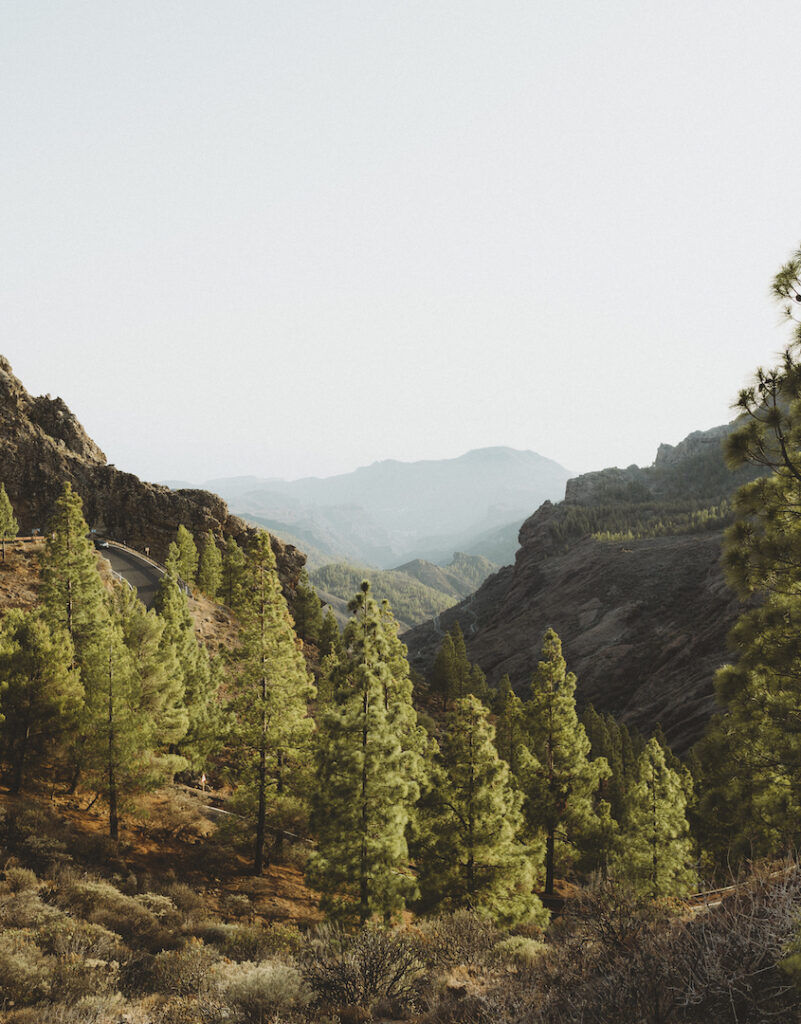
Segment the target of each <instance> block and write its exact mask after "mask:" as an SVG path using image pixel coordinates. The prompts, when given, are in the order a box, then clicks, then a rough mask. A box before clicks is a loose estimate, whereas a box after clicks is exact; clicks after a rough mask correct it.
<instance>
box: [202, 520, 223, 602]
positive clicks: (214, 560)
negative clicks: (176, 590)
mask: <svg viewBox="0 0 801 1024" xmlns="http://www.w3.org/2000/svg"><path fill="white" fill-rule="evenodd" d="M197 585H198V587H200V589H201V590H202V591H203V593H204V594H205V595H206V597H208V598H210V599H211V600H212V601H216V600H217V593H218V591H219V589H220V586H221V585H222V555H221V554H220V549H219V548H218V547H217V542H216V541H215V539H214V536H213V535H212V534H211V533H207V534H206V535H205V536H204V538H203V543H202V544H201V547H200V555H199V556H198V565H197Z"/></svg>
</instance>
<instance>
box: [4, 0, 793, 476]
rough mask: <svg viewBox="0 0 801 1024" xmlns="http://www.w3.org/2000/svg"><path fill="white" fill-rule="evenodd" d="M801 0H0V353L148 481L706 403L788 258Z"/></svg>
mask: <svg viewBox="0 0 801 1024" xmlns="http://www.w3.org/2000/svg"><path fill="white" fill-rule="evenodd" d="M800 39H801V4H799V3H798V0H787V2H784V0H776V2H771V0H766V2H764V3H761V4H755V3H753V2H751V0H747V2H746V0H720V2H715V0H700V2H699V0H690V2H685V0H674V2H672V3H669V4H667V3H664V2H659V3H657V2H650V0H617V2H615V0H584V2H575V0H573V2H571V0H526V2H511V0H487V2H483V3H478V2H473V0H455V2H439V0H419V2H418V0H394V2H388V0H351V2H344V0H343V2H339V0H319V2H316V3H310V2H304V0H284V2H270V0H250V2H238V0H214V2H211V0H175V2H171V0H134V2H122V0H95V2H92V0H80V2H79V0H74V2H71V0H57V2H43V0H0V104H2V117H1V118H0V133H1V134H0V140H2V141H1V142H0V252H1V253H2V256H1V257H0V259H2V263H1V264H0V322H1V324H2V339H1V341H0V352H2V353H3V354H4V355H6V356H7V357H8V358H9V359H10V361H11V364H12V366H13V368H14V371H15V373H16V374H17V375H18V376H19V377H20V378H21V379H22V380H23V382H24V383H25V385H26V386H27V387H28V389H29V390H30V391H32V392H33V393H36V394H40V393H47V392H49V393H52V394H54V395H55V394H59V395H61V396H62V397H63V398H64V399H65V400H66V401H67V403H68V404H69V405H70V407H71V408H72V409H73V411H74V412H75V413H76V414H77V415H78V416H79V418H80V419H81V421H82V422H83V423H84V425H85V426H86V428H87V429H88V430H89V432H90V434H91V435H92V436H93V437H94V439H95V440H96V441H97V442H98V443H99V444H100V446H101V447H102V448H103V449H104V450H105V452H106V454H107V455H108V457H109V460H110V461H112V462H115V463H116V464H117V465H118V466H119V467H120V468H124V469H129V470H131V471H133V472H136V473H138V474H139V475H141V476H144V477H145V478H148V479H163V478H176V477H177V478H183V479H189V480H195V481H197V480H202V479H206V478H209V477H214V476H222V475H235V474H240V473H255V474H258V475H262V476H269V475H277V476H287V477H297V476H302V475H307V474H319V475H328V474H330V473H334V472H341V471H347V470H350V469H353V468H355V467H356V466H358V465H364V464H367V463H370V462H373V461H375V460H377V459H383V458H398V459H402V460H414V459H420V458H442V457H449V456H456V455H459V454H461V453H463V452H465V451H467V450H468V449H470V448H477V447H483V446H485V445H510V446H512V447H515V448H531V449H534V450H535V451H538V452H540V453H541V454H543V455H547V456H549V457H551V458H554V459H556V460H557V461H559V462H561V463H562V464H564V465H566V466H567V467H569V468H571V469H574V470H581V471H583V470H588V469H598V468H601V467H603V466H607V465H615V464H617V465H628V464H630V463H632V462H638V463H640V464H646V465H647V464H649V463H650V462H651V461H652V459H653V457H654V454H655V451H656V447H657V445H658V444H659V443H660V442H662V441H666V442H669V443H675V442H677V441H679V440H680V439H681V438H682V437H683V436H684V435H686V434H687V433H688V432H689V431H691V430H695V429H702V428H707V427H710V426H713V425H715V424H717V423H720V422H724V421H725V420H727V419H729V418H730V410H729V406H730V403H731V402H732V401H733V399H734V398H735V396H736V393H737V390H738V388H740V387H741V386H742V385H743V384H744V383H746V381H747V380H748V378H749V377H750V375H751V373H752V372H753V370H754V368H755V367H756V366H757V364H759V363H760V362H766V361H770V359H771V357H772V354H773V353H774V352H776V351H777V350H778V349H779V348H780V347H781V345H782V344H783V342H784V339H785V337H786V336H787V335H786V331H785V329H784V328H782V327H780V326H778V325H779V323H780V321H779V315H778V311H777V309H776V307H775V306H774V304H773V302H772V300H771V299H770V296H769V284H770V280H771V277H772V275H773V273H774V271H775V270H776V269H777V268H778V266H779V265H780V263H781V262H783V261H784V260H785V259H786V258H787V257H788V256H789V255H790V253H791V252H792V251H793V250H794V249H795V248H796V247H797V246H798V245H799V243H801V194H800V193H799V175H800V174H801V120H800V119H799V97H800V96H801V89H799V85H800V84H801V56H799V53H800V52H801V51H799V40H800Z"/></svg>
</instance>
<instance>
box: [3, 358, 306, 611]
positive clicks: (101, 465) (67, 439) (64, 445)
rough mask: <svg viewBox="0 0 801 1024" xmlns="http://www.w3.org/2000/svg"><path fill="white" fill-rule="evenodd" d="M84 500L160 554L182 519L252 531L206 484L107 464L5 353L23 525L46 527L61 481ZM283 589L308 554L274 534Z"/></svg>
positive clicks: (117, 534) (98, 520) (11, 461)
mask: <svg viewBox="0 0 801 1024" xmlns="http://www.w3.org/2000/svg"><path fill="white" fill-rule="evenodd" d="M67 480H68V481H69V482H70V483H71V484H72V487H73V489H74V490H75V491H76V492H77V493H78V494H80V496H81V498H82V499H83V503H84V515H85V517H86V521H87V522H88V523H89V526H90V527H91V528H93V529H95V530H97V532H98V533H99V534H101V535H104V536H107V537H110V538H112V539H113V540H118V541H124V542H125V543H127V544H128V545H130V546H131V547H134V548H139V549H143V548H145V547H149V548H150V551H151V554H152V555H153V556H154V557H155V558H157V559H159V560H160V561H163V560H164V558H165V556H166V553H167V548H168V546H169V543H170V541H171V540H173V539H174V537H175V531H176V530H177V529H178V526H179V525H180V524H181V523H183V525H184V526H186V528H187V529H188V530H190V531H191V532H192V533H193V534H194V535H195V537H196V539H199V537H200V535H201V534H203V533H206V532H210V533H212V534H214V536H216V537H218V538H223V537H229V536H231V537H234V538H236V540H237V542H238V543H240V544H246V543H247V542H248V540H249V539H250V538H251V537H252V536H253V535H254V533H255V531H254V529H253V528H252V527H250V526H248V525H247V524H246V523H245V522H244V521H243V520H241V519H239V518H238V517H236V516H232V515H231V514H230V513H229V511H228V506H227V505H226V504H225V502H224V501H223V500H222V498H219V497H218V496H217V495H216V494H211V493H210V492H209V491H195V490H184V491H172V490H170V489H169V488H168V487H162V486H159V485H157V484H149V483H144V482H143V481H141V480H140V479H139V478H138V477H136V476H134V475H133V474H132V473H124V472H122V471H121V470H118V469H116V467H114V466H110V465H108V464H107V462H106V457H105V455H104V454H103V452H102V451H101V450H100V448H98V446H97V445H96V444H95V443H94V442H93V441H92V440H91V438H90V437H89V436H88V435H87V434H86V431H85V430H84V429H83V427H82V426H81V424H80V423H79V422H78V420H77V419H76V418H75V416H73V414H72V413H71V412H70V410H69V409H68V408H67V406H66V405H65V403H64V402H63V401H62V400H61V399H60V398H51V397H50V396H49V395H48V396H46V397H43V398H33V397H31V396H30V395H29V394H28V392H27V391H26V390H25V388H24V387H23V385H22V384H21V383H20V381H19V380H17V378H16V377H15V376H14V375H13V373H12V372H11V366H10V365H9V363H8V360H7V359H5V358H4V357H2V356H0V482H3V483H4V484H5V487H6V491H7V492H8V496H9V498H10V499H11V503H12V505H13V506H14V511H15V514H16V517H17V519H18V520H19V524H20V532H21V533H22V534H23V535H24V534H29V533H31V531H32V530H33V529H38V530H40V531H42V532H44V531H46V529H47V524H48V522H49V520H50V517H51V516H52V514H53V509H54V506H55V501H56V499H57V498H58V496H59V494H60V493H61V490H62V487H63V485H64V481H67ZM271 539H272V546H273V550H274V551H275V556H276V561H277V563H278V571H279V574H280V576H281V581H282V583H283V585H284V590H285V591H287V592H288V593H289V594H291V593H292V591H293V590H294V587H295V584H296V583H297V579H298V575H299V573H300V571H301V569H302V568H303V564H304V562H305V560H306V559H305V556H304V555H303V554H302V553H301V552H300V551H298V550H297V548H295V547H293V546H292V545H284V544H283V543H282V542H281V541H279V540H278V539H277V538H275V537H272V538H271Z"/></svg>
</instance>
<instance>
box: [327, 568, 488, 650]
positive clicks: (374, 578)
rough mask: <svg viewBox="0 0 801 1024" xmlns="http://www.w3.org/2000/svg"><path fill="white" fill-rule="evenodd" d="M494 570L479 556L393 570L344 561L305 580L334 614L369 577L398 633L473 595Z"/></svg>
mask: <svg viewBox="0 0 801 1024" xmlns="http://www.w3.org/2000/svg"><path fill="white" fill-rule="evenodd" d="M497 568H498V567H497V566H496V565H494V564H493V563H492V562H490V561H489V560H488V559H486V558H482V557H481V556H479V555H465V554H462V553H461V552H456V554H454V556H453V559H452V560H451V562H450V563H449V564H448V565H444V566H441V565H434V563H433V562H426V561H424V560H423V559H419V558H418V559H415V561H413V562H407V563H406V565H400V566H398V568H397V569H390V570H380V569H368V568H360V567H358V566H352V565H348V564H347V563H344V562H338V563H330V564H327V565H323V566H321V567H319V568H316V569H313V570H312V571H311V572H310V573H309V578H310V580H311V582H312V583H313V584H314V586H315V587H316V588H317V590H318V591H319V593H320V595H321V597H322V599H323V600H324V601H327V602H329V603H331V604H332V605H334V606H335V608H336V610H337V611H340V612H341V609H343V608H344V606H345V605H347V602H348V600H349V599H350V596H351V594H353V592H354V591H355V590H357V589H358V587H359V584H360V583H361V581H362V580H363V579H369V580H370V582H371V584H372V586H373V588H374V591H375V594H376V597H377V598H379V600H387V601H389V603H390V604H391V605H392V608H393V610H394V612H395V615H396V617H397V619H398V625H399V626H400V628H401V631H404V630H406V629H408V628H409V627H410V626H413V625H414V624H415V623H418V622H425V620H426V619H429V618H431V617H432V616H435V615H439V613H440V612H442V611H444V610H445V609H446V608H450V607H451V606H452V605H453V604H454V603H455V602H456V601H457V600H458V599H459V598H460V597H465V596H466V595H467V594H471V593H472V592H473V591H474V590H476V589H477V588H478V586H479V585H480V584H481V583H482V582H483V581H484V580H485V579H486V578H487V576H489V575H490V573H492V572H494V571H495V570H496V569H497Z"/></svg>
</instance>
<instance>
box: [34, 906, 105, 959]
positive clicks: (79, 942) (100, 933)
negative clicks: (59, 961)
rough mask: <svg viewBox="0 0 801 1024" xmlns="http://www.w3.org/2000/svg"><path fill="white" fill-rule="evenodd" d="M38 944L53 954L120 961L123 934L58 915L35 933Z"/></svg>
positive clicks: (46, 951)
mask: <svg viewBox="0 0 801 1024" xmlns="http://www.w3.org/2000/svg"><path fill="white" fill-rule="evenodd" d="M36 943H37V945H38V946H39V948H40V949H42V950H43V951H44V952H45V953H50V954H52V955H53V956H73V955H74V956H82V957H86V958H87V959H90V960H119V959H121V957H122V956H123V953H124V947H123V945H122V940H121V939H120V936H119V935H117V934H116V933H115V932H111V931H109V930H108V929H107V928H104V927H103V926H102V925H99V924H91V923H90V922H89V921H81V920H78V919H76V918H74V917H67V916H66V915H58V916H56V917H53V918H51V919H50V920H48V921H47V922H45V924H43V925H42V926H41V927H40V928H39V929H38V931H37V932H36Z"/></svg>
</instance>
